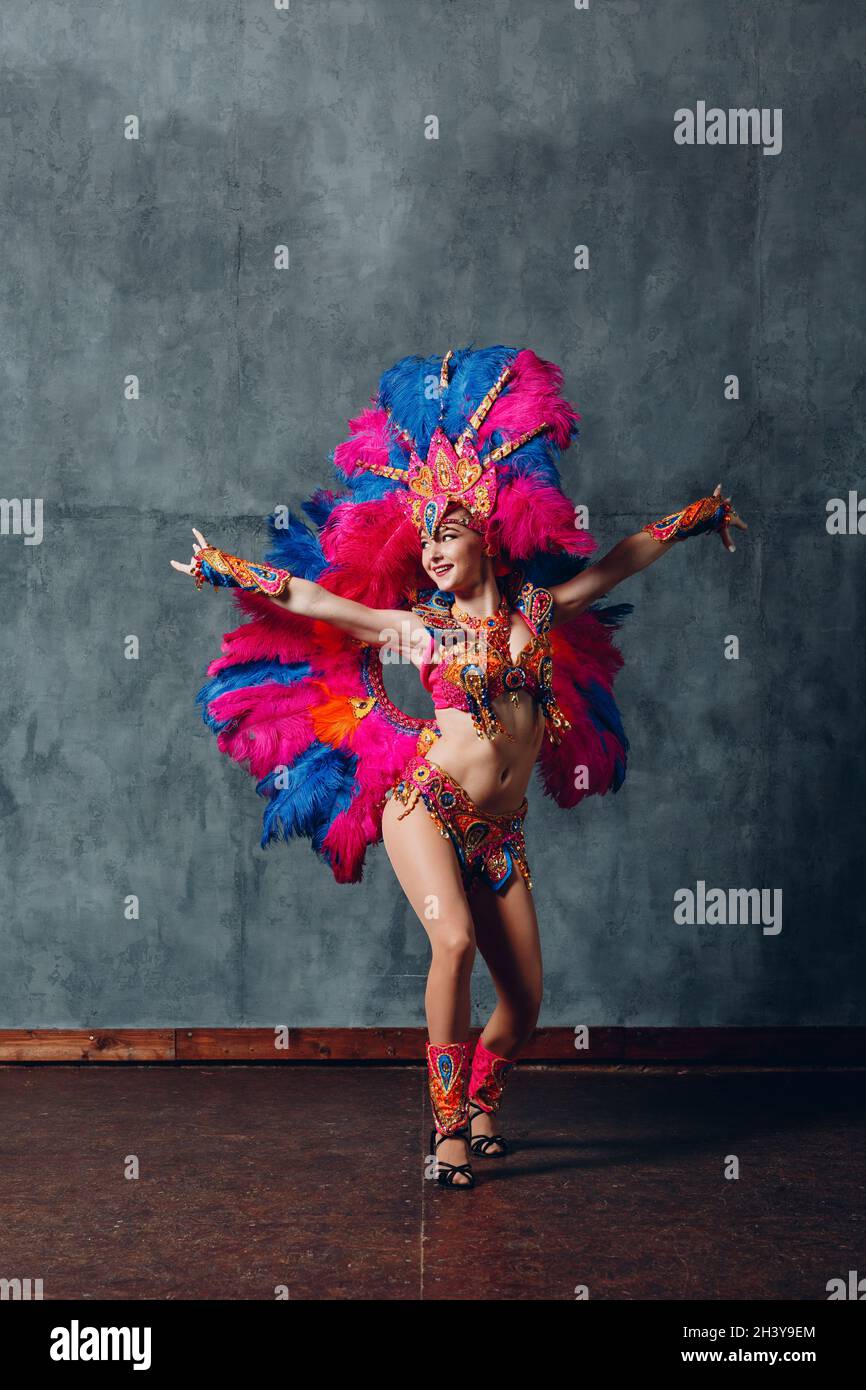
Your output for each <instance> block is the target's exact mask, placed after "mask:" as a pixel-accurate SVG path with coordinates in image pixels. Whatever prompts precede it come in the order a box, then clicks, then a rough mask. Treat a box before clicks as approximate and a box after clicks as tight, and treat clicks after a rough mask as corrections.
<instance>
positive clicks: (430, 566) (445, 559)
mask: <svg viewBox="0 0 866 1390" xmlns="http://www.w3.org/2000/svg"><path fill="white" fill-rule="evenodd" d="M468 520H469V516H468V513H467V512H466V510H465V508H463V507H460V508H455V509H454V510H453V511H450V512H449V513H448V514H447V516H446V517H445V518H444V520H443V521H442V523H441V525H440V526H439V527H438V528H437V530H436V533H435V535H434V537H433V539H432V540H430V539H429V538H428V537H427V536H425V535H422V536H421V564H422V565H423V567H424V570H425V571H426V573H427V574H429V576H430V579H431V581H432V582H433V584H435V586H436V588H437V589H444V590H445V591H446V592H448V593H450V592H453V591H454V590H456V589H463V588H466V587H467V586H469V585H472V584H477V583H478V580H479V578H480V577H481V570H482V557H483V554H484V542H483V540H482V539H481V536H480V535H479V534H478V532H477V531H472V530H470V529H469V528H468V527H467V526H466V524H465V523H466V522H467V521H468Z"/></svg>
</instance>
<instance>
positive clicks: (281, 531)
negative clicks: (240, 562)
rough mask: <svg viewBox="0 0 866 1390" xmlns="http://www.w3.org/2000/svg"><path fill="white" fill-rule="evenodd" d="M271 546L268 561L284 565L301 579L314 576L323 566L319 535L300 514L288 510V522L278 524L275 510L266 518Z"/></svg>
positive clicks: (323, 560) (323, 558) (316, 575)
mask: <svg viewBox="0 0 866 1390" xmlns="http://www.w3.org/2000/svg"><path fill="white" fill-rule="evenodd" d="M267 521H268V530H269V532H270V537H271V548H270V550H269V551H268V553H267V555H266V556H265V560H266V561H267V563H268V564H269V565H276V566H278V567H279V566H283V567H284V568H285V569H289V570H291V571H292V574H299V575H300V576H301V578H302V579H316V578H317V577H318V575H320V574H321V572H322V570H323V569H324V568H325V557H324V555H323V554H322V547H321V545H320V544H319V539H318V537H317V536H316V535H315V534H314V532H312V531H311V530H310V528H309V526H306V525H305V524H304V522H303V521H301V519H300V517H297V516H295V515H294V513H293V512H289V513H288V516H287V521H288V525H286V526H282V525H280V526H278V525H277V518H276V514H275V513H274V512H272V513H271V515H270V516H269V517H268V519H267Z"/></svg>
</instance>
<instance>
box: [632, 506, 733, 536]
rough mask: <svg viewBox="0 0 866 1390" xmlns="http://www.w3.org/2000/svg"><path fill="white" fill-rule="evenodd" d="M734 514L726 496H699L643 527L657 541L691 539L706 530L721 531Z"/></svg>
mask: <svg viewBox="0 0 866 1390" xmlns="http://www.w3.org/2000/svg"><path fill="white" fill-rule="evenodd" d="M732 516H733V507H732V506H731V504H730V502H728V501H727V500H726V499H725V498H723V497H699V498H698V500H697V502H690V503H689V505H688V506H687V507H683V509H682V511H681V512H670V513H669V514H668V515H667V516H663V517H662V518H661V519H660V520H659V521H650V522H648V524H647V525H646V526H644V527H643V528H642V529H643V530H644V531H648V532H649V534H650V535H651V536H652V537H653V539H654V540H657V541H671V540H674V539H675V538H677V537H679V538H680V539H682V540H689V539H690V538H691V537H692V536H700V535H702V534H703V532H705V531H720V530H721V529H722V527H723V526H727V524H728V522H729V521H730V519H731V517H732Z"/></svg>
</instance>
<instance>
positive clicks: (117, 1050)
mask: <svg viewBox="0 0 866 1390" xmlns="http://www.w3.org/2000/svg"><path fill="white" fill-rule="evenodd" d="M478 1031H479V1030H477V1029H474V1030H473V1033H472V1036H473V1037H476V1036H477V1034H478ZM426 1039H427V1030H426V1029H425V1028H289V1027H286V1028H283V1029H278V1028H92V1029H90V1028H7V1029H3V1030H0V1065H4V1064H5V1065H14V1064H15V1063H18V1062H137V1063H142V1062H416V1063H417V1062H419V1061H422V1060H423V1058H424V1044H425V1042H426ZM576 1042H577V1043H578V1045H577V1046H576V1045H575V1044H576ZM521 1060H522V1061H525V1062H572V1063H575V1062H576V1063H580V1064H581V1065H587V1066H591V1065H592V1064H594V1063H603V1064H605V1065H606V1066H610V1065H611V1064H616V1063H623V1064H630V1065H639V1064H642V1063H643V1064H651V1065H665V1064H668V1063H677V1062H681V1063H692V1064H695V1065H703V1066H718V1065H722V1066H724V1065H734V1066H736V1065H749V1066H864V1065H866V1028H589V1029H587V1030H586V1038H585V1040H584V1039H583V1038H581V1037H576V1034H575V1031H574V1030H573V1029H570V1028H539V1029H537V1030H536V1032H535V1033H534V1035H533V1037H532V1038H531V1040H530V1041H529V1043H527V1045H526V1047H525V1048H524V1049H523V1051H522V1053H521Z"/></svg>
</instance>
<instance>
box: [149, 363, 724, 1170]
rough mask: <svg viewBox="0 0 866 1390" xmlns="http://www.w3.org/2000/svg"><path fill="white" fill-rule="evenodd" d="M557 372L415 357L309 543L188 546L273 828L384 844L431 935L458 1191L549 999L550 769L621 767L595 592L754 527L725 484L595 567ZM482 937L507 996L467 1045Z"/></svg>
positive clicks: (378, 412) (216, 697) (386, 379)
mask: <svg viewBox="0 0 866 1390" xmlns="http://www.w3.org/2000/svg"><path fill="white" fill-rule="evenodd" d="M561 384H562V374H561V372H560V371H559V369H558V368H557V367H556V366H554V364H553V363H550V362H544V361H542V360H541V359H540V358H538V357H537V356H536V355H535V353H533V352H531V351H530V350H529V349H522V350H518V349H516V348H508V347H503V346H499V347H492V348H486V349H481V350H479V351H474V350H472V349H470V348H465V349H461V350H459V351H458V352H456V353H455V352H452V351H450V350H449V351H448V352H447V353H446V354H445V356H444V357H443V358H441V359H439V358H438V357H437V358H426V359H425V358H420V357H407V358H404V359H403V360H402V361H400V362H398V363H397V364H396V365H395V366H394V367H392V368H391V369H390V370H389V371H387V372H385V373H384V374H383V376H382V378H381V381H380V383H379V392H378V397H377V400H376V404H375V408H374V409H372V410H365V411H363V412H361V414H360V415H359V416H358V417H357V418H356V419H354V420H353V421H352V431H353V433H352V435H351V437H350V438H349V440H347V441H346V442H345V443H343V444H341V445H339V446H338V447H337V449H336V450H335V452H334V462H335V466H336V468H337V472H338V474H339V476H340V480H341V482H342V483H343V484H345V487H346V489H347V493H344V494H342V495H339V496H338V495H336V494H334V493H331V492H325V491H319V492H317V493H315V494H314V495H313V497H312V498H311V499H310V501H309V502H308V503H307V504H306V505H305V510H306V512H307V514H308V515H309V516H310V518H311V519H312V520H313V521H314V523H315V524H316V525H317V526H318V527H319V533H318V535H317V536H313V535H312V533H311V532H310V531H309V530H308V529H307V527H306V526H305V525H304V524H303V523H302V522H301V521H299V520H298V519H297V518H295V517H290V518H289V526H288V528H285V527H283V526H281V527H280V528H279V529H278V528H277V527H276V525H275V524H272V536H273V540H274V546H273V550H272V553H271V555H270V556H269V557H268V563H267V564H264V565H257V564H252V563H248V562H246V561H243V560H240V559H238V557H236V556H231V555H227V554H226V553H225V552H223V551H220V550H217V549H213V548H210V547H208V546H207V543H206V542H205V540H204V537H203V536H202V535H201V534H200V533H199V532H195V536H196V541H197V545H196V549H195V552H194V555H193V558H192V560H191V561H190V563H189V564H188V565H183V564H181V563H179V562H177V561H173V562H172V563H173V564H174V566H175V568H176V569H180V570H183V571H185V572H186V573H190V574H193V575H194V576H195V578H196V582H197V583H198V584H201V583H203V582H204V581H205V580H208V581H209V582H211V583H212V584H214V585H216V586H220V587H232V588H235V589H237V590H238V591H239V592H238V595H237V599H238V604H239V607H240V608H241V609H242V611H243V612H244V613H245V615H246V616H247V617H248V618H249V619H250V621H249V622H247V623H246V624H244V625H243V626H241V627H240V628H238V629H237V630H236V631H235V632H232V633H229V634H227V635H226V637H225V639H224V643H223V655H222V656H221V657H219V658H218V659H217V660H216V661H214V662H213V663H212V665H211V666H210V668H209V676H210V681H209V683H208V685H206V686H205V687H204V689H203V690H202V691H201V692H200V693H199V697H198V698H199V701H200V702H201V704H202V707H203V713H204V717H205V720H206V721H207V723H208V724H209V725H210V727H211V728H212V729H213V731H214V732H215V733H216V735H217V738H218V741H219V746H220V748H221V749H222V750H223V751H224V752H226V753H228V754H229V755H230V756H231V757H233V758H235V759H236V760H237V761H238V762H240V763H244V764H245V765H247V766H248V767H249V770H250V772H251V773H253V775H254V776H256V777H257V778H258V779H259V782H258V790H259V791H260V792H262V793H263V794H264V795H265V796H266V797H267V798H268V805H267V808H266V810H265V817H264V836H263V841H262V843H263V844H265V843H267V842H268V841H269V840H271V839H275V838H281V837H283V838H289V837H290V836H292V835H297V834H303V835H308V836H309V837H310V839H311V840H312V843H313V846H314V848H315V849H316V851H317V853H319V854H320V855H321V856H322V857H323V858H324V859H325V860H326V862H327V863H328V864H329V865H330V867H331V869H332V870H333V872H334V875H335V877H336V878H337V879H338V880H339V881H340V882H355V881H357V880H358V879H360V878H361V876H362V872H363V861H364V855H365V852H366V849H367V847H368V846H369V845H370V844H373V843H374V842H375V841H377V840H378V839H380V838H381V839H383V840H384V843H385V848H386V850H387V853H388V856H389V858H390V861H391V864H392V866H393V869H394V872H395V875H396V877H397V880H398V882H399V884H400V886H401V887H402V889H403V891H404V893H405V895H406V898H407V900H408V902H409V903H410V904H411V907H412V909H413V910H414V912H415V913H416V915H417V917H418V920H419V922H420V924H421V926H422V927H423V929H424V931H425V932H426V933H427V935H428V937H429V940H430V945H431V954H432V959H431V966H430V974H429V978H428V985H427V993H426V999H425V1003H426V1009H427V1021H428V1028H429V1034H430V1041H429V1043H428V1045H427V1063H428V1080H429V1086H430V1100H431V1106H432V1110H433V1117H434V1129H433V1132H432V1134H431V1139H430V1143H431V1149H432V1150H433V1151H434V1152H435V1153H436V1155H437V1158H438V1160H439V1180H440V1182H441V1183H443V1185H447V1186H471V1185H472V1183H473V1181H474V1177H473V1174H472V1170H471V1166H470V1164H469V1162H468V1157H469V1154H468V1147H467V1146H468V1145H469V1144H471V1147H472V1151H473V1152H474V1153H478V1154H502V1153H504V1152H506V1149H507V1145H506V1143H505V1140H504V1139H503V1138H502V1136H501V1135H498V1134H496V1133H495V1124H494V1117H495V1115H496V1112H497V1111H498V1109H499V1106H500V1104H501V1101H502V1097H503V1089H504V1083H505V1079H506V1077H507V1075H508V1074H509V1072H510V1071H511V1069H512V1068H513V1065H514V1061H515V1058H516V1057H517V1056H518V1054H519V1052H520V1050H521V1048H522V1047H523V1045H524V1043H525V1041H526V1039H527V1038H528V1037H529V1036H530V1034H531V1032H532V1030H533V1028H534V1027H535V1023H536V1020H537V1017H538V1010H539V1008H540V1004H541V949H540V944H539V935H538V923H537V919H536V915H535V905H534V900H533V892H532V876H531V872H530V868H529V863H528V859H527V855H526V845H525V841H524V821H525V818H526V813H527V801H526V790H527V787H528V783H529V779H530V776H531V773H532V769H533V767H534V766H535V765H536V764H538V766H539V770H540V773H541V777H542V782H543V785H544V789H545V791H546V792H547V793H548V795H550V796H551V797H553V798H554V799H555V800H556V801H557V802H558V804H559V805H560V806H562V807H573V806H575V805H576V804H577V803H578V802H579V801H580V800H582V798H583V797H584V796H589V795H593V794H598V795H603V794H605V793H606V792H607V791H611V790H612V791H616V790H618V788H619V787H620V785H621V784H622V781H623V778H624V776H625V764H626V751H627V748H628V742H627V739H626V737H625V733H624V731H623V728H622V724H621V722H620V718H619V712H618V710H617V707H616V703H615V701H614V699H613V693H612V684H613V679H614V676H615V674H616V672H617V670H618V669H619V667H620V665H621V664H622V658H621V657H620V655H619V653H618V651H617V650H616V649H615V647H614V646H613V641H612V633H613V630H614V629H615V628H616V626H617V625H618V623H619V621H620V619H621V618H622V616H623V615H624V613H626V612H628V611H630V605H628V604H625V605H618V606H616V607H610V606H607V607H605V606H603V605H602V604H601V603H600V602H599V600H600V599H601V598H602V597H603V596H604V595H605V594H606V593H607V592H608V590H609V589H611V588H612V587H613V586H614V585H615V584H618V583H620V582H621V580H623V579H625V578H627V577H628V576H629V575H631V574H635V573H636V572H637V571H638V570H641V569H643V568H645V567H646V566H647V565H649V564H652V563H653V562H654V561H655V560H657V559H659V558H660V557H661V556H662V555H663V554H666V553H667V551H668V550H669V549H670V548H671V547H672V546H673V545H675V544H677V543H678V542H680V541H681V540H682V539H684V538H686V537H688V536H691V535H696V534H699V533H701V532H702V531H706V530H718V531H719V532H720V534H721V536H722V539H723V541H724V542H725V544H726V546H728V548H729V549H733V547H732V546H731V544H730V539H729V536H728V532H727V526H728V525H729V524H731V525H736V526H744V523H743V522H741V521H740V519H739V518H738V517H736V514H735V513H734V512H733V510H732V508H731V506H730V502H729V499H727V498H724V497H722V496H721V487H720V486H719V487H717V488H716V491H715V493H713V495H712V496H710V497H705V498H701V499H699V501H698V502H696V503H693V504H691V505H690V506H689V507H686V508H683V509H682V510H681V511H679V512H674V513H671V514H670V515H669V516H667V517H664V518H661V519H660V520H659V521H658V522H654V523H650V524H649V525H648V526H647V527H646V528H644V530H643V531H641V532H638V533H637V534H635V535H633V536H629V537H627V538H626V539H625V540H623V541H621V542H620V543H619V544H618V545H617V546H615V547H614V548H613V550H611V551H610V553H609V554H608V555H607V556H605V558H604V559H603V560H601V561H600V562H599V563H598V564H596V565H592V566H589V565H588V562H587V556H588V555H589V554H590V553H591V551H592V550H593V549H594V547H595V542H594V541H593V539H592V537H591V536H589V535H588V534H587V532H585V531H583V530H580V529H579V528H578V527H576V525H575V513H574V509H573V507H572V504H571V503H570V502H569V500H568V498H567V497H566V496H565V494H564V493H563V492H562V490H561V487H560V483H559V473H558V470H557V467H556V464H557V460H558V458H559V455H560V453H561V452H562V451H563V450H564V449H566V448H567V447H568V444H569V443H570V441H571V439H572V438H573V436H574V435H575V434H576V433H577V421H578V419H579V418H580V417H579V416H578V414H577V412H576V411H575V410H574V409H573V408H572V407H571V406H570V405H569V404H568V402H567V401H565V400H564V399H563V397H562V395H561V394H560V392H561ZM433 387H436V388H437V389H435V390H434V389H431V388H433ZM474 401H477V402H478V404H477V405H475V406H474V408H473V407H472V405H471V403H472V402H474ZM467 403H469V404H467ZM385 655H387V658H388V660H389V661H390V660H393V659H397V660H400V661H405V662H407V663H409V662H411V663H413V664H414V665H415V666H417V668H418V671H419V674H420V675H421V680H422V683H423V685H424V687H425V689H426V690H427V691H428V692H429V693H430V694H431V695H432V697H433V702H434V708H433V715H432V717H428V718H417V717H412V716H410V715H407V714H405V713H404V712H403V711H402V710H400V709H399V708H398V707H397V706H396V705H395V703H394V702H393V701H392V700H391V699H389V697H388V694H387V692H386V690H385V688H384V682H383V678H382V669H383V662H382V658H383V656H385ZM476 949H478V950H480V951H481V953H482V955H483V956H484V959H485V961H486V962H487V965H488V967H489V969H490V973H491V977H492V979H493V982H494V986H495V988H496V993H497V1005H496V1008H495V1010H494V1012H493V1014H492V1015H491V1018H490V1019H489V1021H488V1022H487V1024H486V1026H485V1028H484V1031H483V1033H482V1036H481V1039H480V1040H479V1042H478V1044H477V1046H476V1049H475V1052H474V1055H472V1054H471V1050H470V1047H469V1043H468V1040H467V1039H468V1033H469V1023H470V995H469V979H470V975H471V971H472V963H473V959H474V956H475V952H476Z"/></svg>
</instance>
